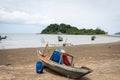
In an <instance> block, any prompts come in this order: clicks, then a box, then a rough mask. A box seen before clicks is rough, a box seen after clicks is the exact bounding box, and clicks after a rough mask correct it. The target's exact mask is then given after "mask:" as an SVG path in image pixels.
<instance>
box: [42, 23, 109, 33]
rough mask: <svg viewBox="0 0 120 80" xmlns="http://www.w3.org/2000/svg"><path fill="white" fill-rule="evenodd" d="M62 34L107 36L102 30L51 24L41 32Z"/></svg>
mask: <svg viewBox="0 0 120 80" xmlns="http://www.w3.org/2000/svg"><path fill="white" fill-rule="evenodd" d="M58 32H61V33H62V34H75V35H80V34H82V35H96V34H107V32H105V31H104V30H102V29H100V28H96V29H85V28H83V29H78V28H77V27H74V26H71V25H67V24H64V23H61V24H50V25H49V26H47V27H46V28H45V29H43V30H42V31H41V34H57V33H58Z"/></svg>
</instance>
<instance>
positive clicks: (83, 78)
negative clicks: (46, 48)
mask: <svg viewBox="0 0 120 80" xmlns="http://www.w3.org/2000/svg"><path fill="white" fill-rule="evenodd" d="M44 70H45V71H47V72H49V73H52V74H54V75H56V76H61V77H63V75H61V74H59V73H57V72H55V71H53V70H50V69H48V68H44ZM66 78H67V77H66ZM68 80H91V79H89V78H87V77H82V78H79V79H68Z"/></svg>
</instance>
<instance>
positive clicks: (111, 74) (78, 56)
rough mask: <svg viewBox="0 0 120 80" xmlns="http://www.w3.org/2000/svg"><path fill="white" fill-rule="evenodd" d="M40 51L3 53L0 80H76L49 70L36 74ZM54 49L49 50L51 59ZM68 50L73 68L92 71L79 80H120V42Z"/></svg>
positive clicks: (32, 49) (9, 50)
mask: <svg viewBox="0 0 120 80" xmlns="http://www.w3.org/2000/svg"><path fill="white" fill-rule="evenodd" d="M37 49H40V50H41V51H42V50H43V49H44V48H24V49H23V48H21V49H5V50H0V80H74V79H68V78H66V77H64V76H62V75H59V74H58V73H56V72H53V71H51V70H49V69H47V68H46V69H44V71H43V74H37V73H36V71H35V65H36V62H37V61H39V59H38V57H37V54H36V50H37ZM54 49H55V48H50V53H49V55H51V54H52V52H53V50H54ZM56 49H61V47H58V48H56ZM65 50H66V52H67V53H69V54H72V55H73V56H74V66H76V67H80V66H87V67H89V68H91V69H92V70H93V72H92V73H90V74H88V75H86V76H84V77H83V78H81V79H78V80H120V42H114V43H104V44H86V45H77V46H68V47H65Z"/></svg>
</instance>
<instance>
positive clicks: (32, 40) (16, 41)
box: [0, 34, 120, 49]
mask: <svg viewBox="0 0 120 80" xmlns="http://www.w3.org/2000/svg"><path fill="white" fill-rule="evenodd" d="M0 35H1V36H3V37H4V36H7V38H6V39H2V40H0V49H12V48H33V47H45V44H46V43H48V44H49V46H62V45H63V44H64V43H67V44H70V45H81V44H96V43H109V42H117V41H120V37H113V36H103V35H96V36H95V37H96V38H95V40H93V41H92V40H91V37H92V36H93V35H60V36H61V37H62V38H63V41H61V42H59V41H58V35H53V34H0Z"/></svg>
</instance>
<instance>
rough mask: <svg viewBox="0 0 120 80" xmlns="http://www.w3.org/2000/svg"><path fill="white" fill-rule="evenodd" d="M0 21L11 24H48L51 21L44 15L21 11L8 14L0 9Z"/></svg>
mask: <svg viewBox="0 0 120 80" xmlns="http://www.w3.org/2000/svg"><path fill="white" fill-rule="evenodd" d="M0 21H1V22H3V23H11V24H50V23H51V22H52V21H53V19H52V18H50V17H49V16H46V15H40V14H29V13H26V12H21V11H11V12H8V11H6V10H5V9H4V8H0Z"/></svg>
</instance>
